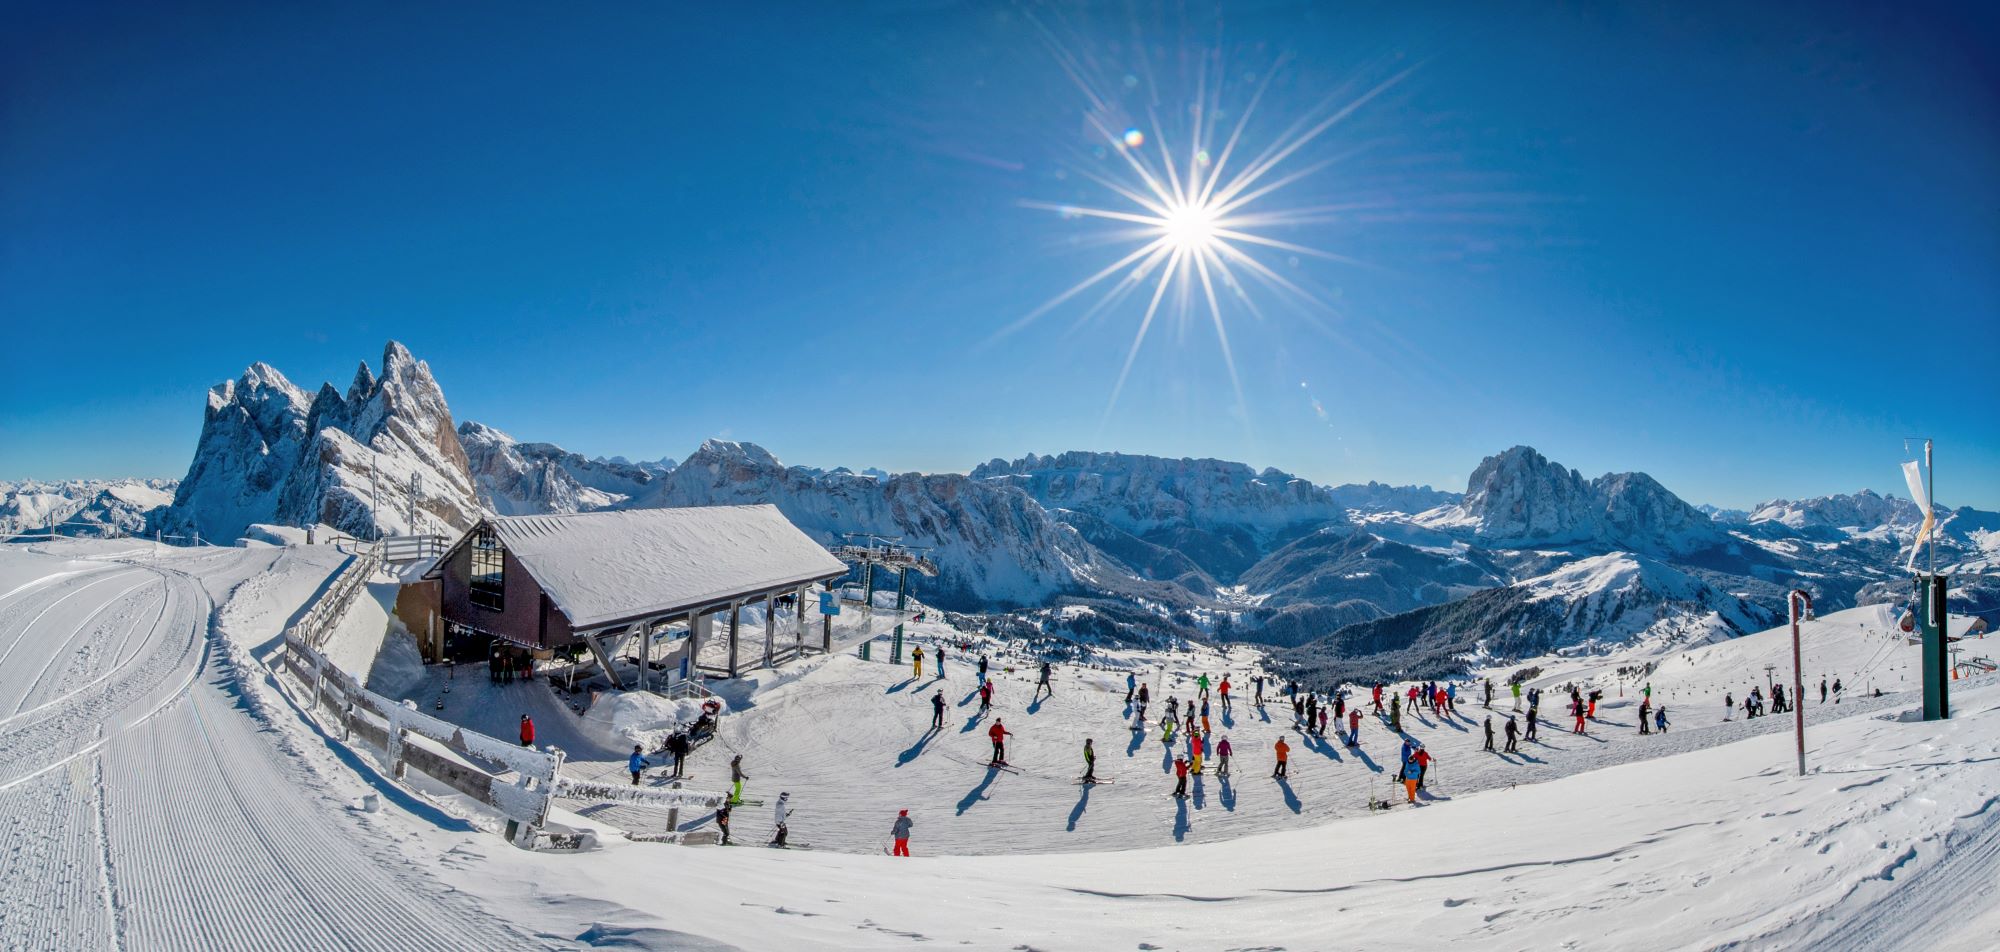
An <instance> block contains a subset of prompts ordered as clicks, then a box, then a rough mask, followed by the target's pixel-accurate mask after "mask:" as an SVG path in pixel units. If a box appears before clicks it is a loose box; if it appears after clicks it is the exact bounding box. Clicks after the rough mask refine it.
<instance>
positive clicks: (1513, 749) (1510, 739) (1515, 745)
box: [1506, 714, 1521, 754]
mask: <svg viewBox="0 0 2000 952" xmlns="http://www.w3.org/2000/svg"><path fill="white" fill-rule="evenodd" d="M1520 736H1521V728H1520V727H1519V726H1517V725H1516V724H1515V723H1514V715H1512V714H1509V715H1507V747H1506V751H1507V753H1510V754H1518V753H1520V752H1521V748H1520V746H1519V738H1520Z"/></svg>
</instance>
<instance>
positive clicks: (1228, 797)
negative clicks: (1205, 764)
mask: <svg viewBox="0 0 2000 952" xmlns="http://www.w3.org/2000/svg"><path fill="white" fill-rule="evenodd" d="M1216 782H1217V783H1219V784H1221V785H1222V793H1221V795H1220V796H1218V797H1216V800H1217V801H1219V802H1220V803H1221V804H1222V808H1223V809H1224V810H1228V811H1229V812H1231V813H1235V812H1236V785H1235V784H1233V783H1230V782H1229V778H1228V777H1218V778H1216Z"/></svg>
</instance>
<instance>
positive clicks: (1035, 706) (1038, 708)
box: [1028, 697, 1042, 714]
mask: <svg viewBox="0 0 2000 952" xmlns="http://www.w3.org/2000/svg"><path fill="white" fill-rule="evenodd" d="M1041 712H1042V698H1040V697H1036V698H1035V699H1034V700H1033V701H1030V702H1028V713H1030V714H1040V713H1041Z"/></svg>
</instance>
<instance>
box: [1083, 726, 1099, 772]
mask: <svg viewBox="0 0 2000 952" xmlns="http://www.w3.org/2000/svg"><path fill="white" fill-rule="evenodd" d="M1096 743H1097V742H1096V741H1094V740H1092V739H1091V738H1088V737H1086V738H1084V739H1083V782H1084V783H1096V782H1097V748H1096V746H1094V745H1095V744H1096Z"/></svg>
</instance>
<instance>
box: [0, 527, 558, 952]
mask: <svg viewBox="0 0 2000 952" xmlns="http://www.w3.org/2000/svg"><path fill="white" fill-rule="evenodd" d="M289 558H293V556H292V555H291V554H290V550H282V549H263V550H247V549H221V550H203V551H198V552H195V553H176V554H172V555H170V556H168V557H166V558H164V559H163V560H162V561H160V562H157V563H154V562H150V561H146V560H143V559H136V558H135V559H132V560H129V561H105V562H90V561H69V560H65V559H61V558H57V557H52V556H47V555H40V554H34V553H29V552H23V551H20V550H8V551H6V552H4V553H0V944H4V945H5V946H6V947H7V948H23V949H59V948H60V949H80V948H104V949H117V948H131V949H223V948H259V949H278V948H296V949H313V950H324V949H378V948H379V949H415V948H437V949H447V948H451V949H456V948H466V947H488V948H491V947H500V946H520V945H527V944H533V940H532V939H530V938H528V937H525V936H521V935H518V934H515V933H513V932H511V931H510V930H509V929H507V928H506V927H505V926H504V925H503V924H500V923H497V922H495V921H494V920H493V919H492V918H491V917H489V916H487V915H485V914H483V913H481V912H479V911H478V910H477V909H476V908H475V907H473V906H472V905H471V904H470V903H468V902H467V901H466V900H465V899H464V898H462V897H460V896H458V895H456V894H455V893H454V891H453V890H451V889H450V888H448V887H445V886H443V885H441V884H439V883H437V882H435V881H434V880H431V879H430V878H428V877H427V876H426V875H424V874H423V873H421V872H419V871H417V870H415V869H413V868H411V867H410V866H409V865H407V864H401V865H398V864H396V863H395V854H394V853H393V852H392V851H390V850H386V849H383V848H381V847H379V846H377V847H374V848H371V847H370V845H369V840H370V839H371V838H372V837H373V836H374V834H371V833H370V832H369V831H368V830H367V829H366V827H365V825H364V823H363V821H362V820H361V819H360V818H359V816H358V815H355V814H353V813H351V811H349V810H348V809H347V805H346V804H345V803H341V802H336V801H335V800H334V799H333V798H332V797H331V796H328V795H325V794H321V793H318V792H316V791H318V790H321V789H322V788H323V785H322V784H321V783H319V782H317V781H316V779H315V778H314V777H313V776H310V775H309V771H308V770H307V769H306V767H305V765H304V764H303V763H302V762H301V761H300V759H299V758H297V757H292V756H287V755H286V753H285V752H284V751H282V750H281V749H280V748H279V747H278V746H277V743H276V742H275V740H274V738H275V737H277V736H278V735H277V734H275V733H273V732H270V731H265V730H260V727H259V723H258V721H257V720H256V719H255V715H254V714H253V713H252V712H251V711H250V710H249V707H248V705H245V704H243V703H241V699H240V696H239V694H238V691H237V689H238V685H237V684H236V682H235V675H234V673H233V671H232V668H231V666H230V665H229V664H227V663H223V662H222V660H221V658H222V654H221V648H220V646H219V644H218V643H217V642H216V641H214V640H213V639H211V637H210V619H211V614H212V607H213V602H212V600H211V597H210V594H209V591H207V590H206V589H205V586H204V582H206V583H209V584H220V585H230V586H251V587H254V586H257V585H262V584H267V583H268V579H270V578H271V577H272V575H271V570H272V569H274V568H275V567H276V565H277V563H278V562H280V561H282V560H286V559H289ZM308 568H310V569H313V570H314V571H312V572H311V573H309V574H306V575H305V576H304V578H305V580H306V582H307V583H308V584H307V585H306V586H305V587H304V589H303V591H301V592H297V593H295V597H296V598H303V596H304V595H306V594H310V592H311V591H312V587H311V584H310V583H312V581H313V579H314V578H315V577H318V578H323V577H324V569H325V568H327V567H326V566H309V567H308ZM295 574H296V573H295ZM294 604H296V602H294ZM279 617H281V618H282V617H283V616H282V615H280V616H279Z"/></svg>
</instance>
